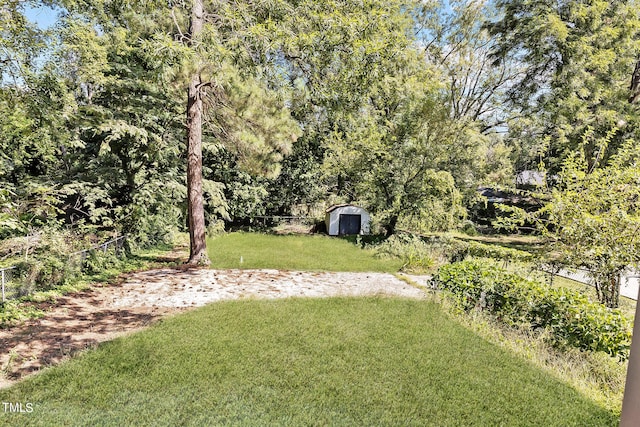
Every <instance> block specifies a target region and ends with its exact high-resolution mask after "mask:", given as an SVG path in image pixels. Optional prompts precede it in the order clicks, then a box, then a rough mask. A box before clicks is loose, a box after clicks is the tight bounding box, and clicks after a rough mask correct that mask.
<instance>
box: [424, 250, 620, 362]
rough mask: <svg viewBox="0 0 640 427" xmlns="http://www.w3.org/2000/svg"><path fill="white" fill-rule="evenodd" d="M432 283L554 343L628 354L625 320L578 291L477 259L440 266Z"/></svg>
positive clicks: (464, 303) (463, 304) (463, 303)
mask: <svg viewBox="0 0 640 427" xmlns="http://www.w3.org/2000/svg"><path fill="white" fill-rule="evenodd" d="M432 285H433V286H434V287H437V288H440V289H443V290H445V291H446V292H447V293H448V294H450V295H451V296H452V299H453V301H454V303H455V305H456V306H457V307H458V308H460V309H462V310H465V311H469V310H471V309H473V308H479V309H483V310H484V309H486V310H487V311H489V312H490V313H492V314H493V315H495V316H496V317H497V318H499V319H500V320H501V321H503V322H505V323H507V324H509V325H512V326H518V327H521V328H530V329H534V330H536V329H540V328H544V329H547V330H549V331H550V332H551V334H550V335H551V337H552V340H553V344H555V345H557V346H560V347H562V346H574V347H577V348H580V349H582V350H590V351H603V352H606V353H607V354H609V355H611V356H617V357H618V358H619V359H621V360H624V359H626V358H628V356H629V347H630V343H631V330H630V321H629V319H626V318H625V317H624V316H623V315H622V313H621V312H620V310H617V309H609V308H607V307H605V306H603V305H602V304H600V303H597V302H592V301H590V300H589V299H588V298H587V297H586V296H584V295H583V294H581V293H579V292H576V291H572V290H568V289H564V288H549V287H547V286H546V285H544V284H542V283H540V282H537V281H533V280H528V279H524V278H522V277H520V276H519V275H517V274H514V273H510V272H508V271H506V270H503V269H501V268H498V267H497V266H495V265H490V264H486V263H480V262H477V261H465V262H459V263H454V264H449V265H445V266H443V267H441V268H440V269H439V270H438V273H437V274H436V275H435V276H434V278H433V279H432Z"/></svg>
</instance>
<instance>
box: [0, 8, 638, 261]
mask: <svg viewBox="0 0 640 427" xmlns="http://www.w3.org/2000/svg"><path fill="white" fill-rule="evenodd" d="M27 7H31V8H38V7H52V8H54V10H55V11H56V14H57V16H58V18H57V21H56V22H55V24H54V25H53V26H51V27H49V28H40V27H38V26H37V25H36V24H35V23H33V22H31V21H29V20H28V19H27V17H26V11H27V9H26V8H27ZM0 21H1V23H2V25H0V75H1V77H2V80H1V81H0V129H1V137H0V225H1V229H0V238H6V237H11V236H16V235H26V234H28V233H30V232H32V230H34V229H38V228H42V227H52V228H56V227H72V228H74V229H78V230H92V229H96V228H99V229H110V228H115V229H118V230H120V231H122V232H126V233H129V234H131V235H134V236H136V237H137V238H138V239H139V240H140V241H141V242H143V243H144V242H149V243H152V242H154V241H158V240H162V239H163V237H164V236H165V235H166V233H168V232H169V231H170V230H173V229H175V228H181V229H188V230H189V231H190V234H191V256H190V260H189V261H190V262H191V263H205V264H206V263H207V262H208V258H207V255H206V243H205V242H206V241H205V233H206V228H207V226H211V225H213V224H216V223H218V222H219V221H231V220H234V219H240V218H251V217H254V216H258V215H265V214H286V213H290V211H291V209H292V206H296V205H314V204H321V205H327V204H331V203H337V202H354V203H358V204H361V205H363V206H364V207H366V208H368V209H369V210H370V211H371V212H372V214H373V215H374V217H375V218H376V221H377V223H378V225H379V227H380V229H381V230H383V231H384V232H385V233H386V234H388V235H390V234H393V233H394V232H395V231H396V229H397V228H398V227H409V228H412V229H416V230H420V231H441V230H449V229H452V228H455V227H457V226H459V225H460V223H461V221H462V220H463V219H464V218H465V215H466V212H467V210H468V208H469V207H471V206H472V205H473V204H474V203H475V202H476V201H477V197H478V196H477V191H476V190H477V188H478V187H479V186H493V187H503V188H505V187H512V186H513V182H514V177H515V173H516V172H518V171H522V170H527V169H537V170H544V171H547V176H555V177H559V179H558V178H556V182H555V183H550V184H552V185H550V186H549V188H548V189H542V190H544V191H542V192H544V193H545V194H546V195H544V196H543V197H542V199H544V200H547V199H548V198H549V197H550V194H551V192H552V189H555V191H562V190H563V189H568V188H570V187H571V185H570V184H569V183H570V182H573V181H570V180H569V179H568V178H567V176H568V175H566V174H567V173H569V171H570V170H573V171H574V172H575V171H576V170H578V169H579V170H581V171H583V172H584V174H585V176H586V175H589V176H597V175H593V172H594V171H597V170H601V169H602V168H606V167H612V168H614V169H616V170H619V171H621V172H625V171H626V172H628V169H627V168H628V167H630V166H631V165H632V163H633V160H632V159H635V158H636V157H634V156H635V154H634V153H637V144H635V143H634V141H636V140H637V136H638V130H639V122H638V114H637V112H638V106H637V104H636V103H634V102H630V101H634V100H635V99H636V98H637V92H636V91H637V79H638V77H637V76H636V75H635V74H634V69H635V66H636V64H637V63H638V55H639V54H640V49H639V47H640V46H639V45H638V44H639V43H640V38H639V37H638V35H639V31H640V18H639V13H638V4H637V1H616V2H608V1H598V0H590V1H587V2H574V1H561V2H558V1H550V0H542V1H536V2H531V1H529V0H511V1H506V0H495V1H456V0H450V1H435V0H434V1H417V0H416V1H405V0H388V1H380V0H363V1H347V0H342V1H320V2H318V1H311V0H234V1H217V0H214V1H209V0H193V1H186V0H181V1H160V0H145V1H135V2H134V1H112V0H98V1H84V0H55V1H27V2H24V1H16V0H0ZM634 78H635V80H634ZM634 82H636V84H635V85H634ZM629 153H631V154H629ZM578 158H579V159H580V160H579V161H578V160H576V159H578ZM620 159H625V160H624V161H622V160H620ZM567 162H569V163H567ZM571 165H573V166H575V167H573V169H572V168H571ZM576 165H578V166H579V167H578V166H576ZM580 168H581V169H580ZM626 172H625V173H626ZM563 174H564V175H563ZM625 176H633V174H629V173H627V174H626V175H625ZM629 179H631V180H633V178H629ZM585 182H586V181H585ZM625 182H627V184H629V182H630V181H628V180H627V181H625ZM631 183H632V184H633V182H631ZM580 185H583V186H584V185H586V184H584V182H582V183H581V184H580ZM624 185H625V184H620V186H618V187H615V188H613V189H612V191H613V192H615V191H618V189H620V191H623V189H624V188H626V187H625V186H624ZM629 185H630V184H629ZM558 194H564V193H558ZM545 197H546V199H545ZM625 197H626V198H625ZM614 199H615V197H614ZM622 199H624V200H627V202H625V204H624V206H623V211H624V212H625V215H627V217H633V218H637V206H636V205H634V204H633V203H635V202H633V200H634V199H633V197H632V196H629V197H627V196H624V197H622ZM560 205H561V204H559V205H558V206H560ZM607 209H608V208H607V207H601V208H600V210H601V211H602V212H606V211H607ZM602 212H601V213H602ZM597 214H598V213H597V212H594V213H593V215H597ZM554 215H555V214H552V213H547V214H545V215H544V216H543V217H541V221H542V222H544V221H548V220H549V219H551V220H553V219H554V218H560V217H561V216H562V215H556V216H554ZM563 218H564V217H563ZM529 219H531V218H529ZM556 222H557V221H556ZM632 222H633V221H632ZM634 224H635V223H634ZM555 227H556V228H553V227H551V228H549V227H547V229H549V230H552V231H553V230H557V229H558V224H557V223H556V226H555ZM560 228H562V227H560ZM557 238H559V235H554V239H557ZM634 242H635V241H634ZM632 243H633V242H632ZM629 244H630V243H629V242H627V244H626V246H629ZM633 244H635V243H633ZM625 262H626V261H625Z"/></svg>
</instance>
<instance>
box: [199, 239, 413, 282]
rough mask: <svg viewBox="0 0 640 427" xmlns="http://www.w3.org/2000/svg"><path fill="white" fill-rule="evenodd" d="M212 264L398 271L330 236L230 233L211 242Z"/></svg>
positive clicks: (396, 262) (394, 263)
mask: <svg viewBox="0 0 640 427" xmlns="http://www.w3.org/2000/svg"><path fill="white" fill-rule="evenodd" d="M207 248H208V250H209V257H210V258H211V261H212V263H211V268H221V269H222V268H247V269H250V268H273V269H280V270H306V271H377V272H396V271H398V270H399V269H400V268H401V267H402V262H401V261H400V260H384V259H379V258H376V257H375V256H374V254H373V253H372V252H370V251H367V250H363V249H361V248H359V247H358V246H357V245H355V244H353V243H350V242H349V241H347V240H344V239H338V238H333V237H328V236H318V235H316V236H309V235H297V236H296V235H285V236H281V235H273V234H260V233H240V232H237V233H229V234H225V235H222V236H219V237H215V238H212V239H209V241H208V242H207Z"/></svg>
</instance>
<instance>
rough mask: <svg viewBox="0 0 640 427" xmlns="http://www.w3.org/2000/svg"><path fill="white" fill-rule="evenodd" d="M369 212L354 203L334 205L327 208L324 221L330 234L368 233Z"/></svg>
mask: <svg viewBox="0 0 640 427" xmlns="http://www.w3.org/2000/svg"><path fill="white" fill-rule="evenodd" d="M370 222H371V217H370V216H369V212H367V211H366V210H364V209H363V208H361V207H360V206H354V205H348V204H345V205H335V206H331V207H330V208H329V209H327V213H326V215H325V223H326V225H327V233H329V235H330V236H338V235H344V234H369V223H370Z"/></svg>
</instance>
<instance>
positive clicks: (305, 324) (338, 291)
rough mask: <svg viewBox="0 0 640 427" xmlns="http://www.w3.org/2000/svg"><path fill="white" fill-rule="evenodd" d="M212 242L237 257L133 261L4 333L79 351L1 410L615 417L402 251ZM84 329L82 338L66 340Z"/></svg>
mask: <svg viewBox="0 0 640 427" xmlns="http://www.w3.org/2000/svg"><path fill="white" fill-rule="evenodd" d="M209 250H210V252H211V255H212V259H215V260H216V261H215V263H214V265H213V266H212V268H213V269H233V270H206V269H200V270H182V269H171V268H164V269H158V270H152V271H149V272H138V273H132V274H130V275H128V276H127V277H126V278H125V279H124V280H123V282H122V283H119V284H117V285H115V286H111V287H105V288H101V289H99V290H98V291H95V292H91V293H88V294H87V298H86V299H82V298H84V296H82V295H80V296H78V297H77V298H76V297H73V296H71V297H70V299H73V298H76V301H74V303H76V305H75V306H74V305H67V306H65V305H64V304H62V305H60V306H59V307H57V308H56V310H57V311H55V316H54V317H52V320H51V321H47V320H46V319H45V320H38V321H35V322H39V323H38V325H45V326H44V327H42V326H41V327H40V330H38V331H37V333H34V332H33V330H27V329H24V330H20V329H18V330H16V332H15V333H14V337H13V340H9V341H7V339H5V337H4V335H2V338H3V339H2V342H3V344H4V343H7V342H12V343H13V344H16V343H18V344H19V343H20V340H23V341H24V340H26V342H28V343H31V342H38V340H41V339H42V341H43V342H45V340H46V345H45V347H46V351H47V352H48V353H46V354H44V357H43V358H42V363H44V364H46V361H47V360H51V361H52V363H56V364H57V363H59V361H60V357H58V358H57V359H55V358H54V359H48V358H47V357H49V356H51V354H58V353H59V351H57V350H56V348H57V347H56V346H57V345H58V343H60V345H59V346H58V347H60V349H59V350H62V348H63V346H64V349H65V353H64V354H66V355H70V354H77V352H78V350H80V354H79V355H78V357H73V358H71V360H68V361H65V362H63V363H61V364H60V365H59V366H56V367H52V368H48V369H45V370H44V372H42V373H41V374H38V375H35V376H31V377H28V378H26V379H25V380H23V381H21V382H20V383H18V384H16V385H14V386H13V387H11V388H8V389H5V390H2V391H0V399H1V401H2V402H13V403H22V404H23V406H22V407H23V408H24V407H26V406H24V405H26V404H27V403H29V404H31V405H30V406H29V407H30V408H32V409H33V412H28V413H15V414H10V413H6V412H5V413H4V414H1V415H0V423H4V424H6V425H47V426H48V425H96V424H99V425H119V424H131V425H145V424H148V423H149V422H150V421H148V420H153V424H155V425H175V424H179V423H186V424H187V425H213V424H234V425H263V424H277V425H309V424H332V425H381V424H382V425H407V424H413V425H438V426H443V425H509V426H511V425H545V426H547V425H616V424H617V420H618V419H617V416H618V413H619V408H616V407H617V403H616V402H614V403H613V404H612V405H610V404H609V403H603V400H602V399H600V398H598V397H597V396H592V395H590V394H587V393H585V391H584V390H585V388H584V387H579V388H575V382H574V380H575V379H572V380H567V379H564V376H563V375H561V374H560V375H559V374H558V371H553V369H551V370H549V369H547V368H544V369H541V368H540V367H538V366H539V365H538V366H534V365H533V364H532V363H531V362H528V361H526V360H528V359H529V358H528V357H526V356H524V357H523V355H524V354H526V353H527V352H528V351H529V350H526V351H524V352H522V351H517V350H514V349H513V348H512V347H510V346H508V345H504V344H503V343H502V342H500V343H499V344H498V342H499V341H500V340H497V341H496V340H495V339H494V337H493V336H492V333H486V328H484V329H483V330H475V332H474V327H473V326H471V327H470V326H469V325H467V326H462V324H461V323H464V322H459V321H458V320H456V319H455V318H452V317H451V316H450V315H449V314H447V313H446V312H445V310H443V309H442V308H441V306H440V305H439V304H437V303H436V302H434V301H433V299H430V298H424V297H421V296H420V295H418V294H421V292H420V291H418V289H416V288H415V287H412V286H409V285H408V284H407V283H404V282H402V281H401V280H399V279H398V278H396V277H393V275H391V274H388V272H390V273H394V272H397V271H398V269H399V268H400V263H399V262H396V261H393V260H381V259H378V258H376V257H375V255H374V253H373V252H372V251H370V250H363V249H361V248H360V247H359V246H358V245H355V244H353V242H349V241H347V240H342V239H336V238H328V237H323V236H302V235H298V236H278V235H267V234H256V233H231V234H227V235H223V236H220V237H217V238H214V239H211V240H210V242H209ZM239 267H241V268H243V269H245V270H239V269H238V268H239ZM246 269H249V270H246ZM250 269H272V270H262V271H256V270H250ZM275 269H278V270H275ZM288 270H290V271H288ZM295 270H309V272H308V273H304V274H303V273H300V272H297V271H295ZM362 271H368V273H362ZM374 271H378V273H375V272H374ZM358 272H360V273H358ZM345 277H346V278H348V280H347V279H345ZM358 280H359V281H360V282H358ZM385 280H386V281H385ZM376 281H377V282H376ZM374 282H376V283H375V285H374ZM372 294H373V295H375V296H371V295H372ZM383 294H384V295H385V296H381V295H383ZM336 295H337V296H336ZM347 295H349V296H347ZM354 295H357V297H354ZM287 296H299V297H296V298H287V299H280V298H283V297H287ZM309 296H325V297H327V298H321V299H316V298H308V297H309ZM236 298H239V299H240V301H220V302H215V303H212V304H208V305H206V306H204V307H200V308H196V309H194V308H193V307H196V306H200V305H202V304H205V303H207V302H211V301H218V300H220V299H236ZM263 298H269V299H270V300H268V301H266V300H263ZM271 298H279V299H271ZM79 300H81V304H79V305H78V304H77V303H78V301H79ZM78 307H80V308H81V309H78ZM184 310H188V311H187V312H186V313H184V312H183V311H184ZM74 313H75V314H77V316H76V318H73V317H74ZM118 313H120V314H118ZM122 313H127V316H122ZM70 314H71V315H70ZM105 316H106V317H105ZM71 318H73V319H71ZM69 319H71V320H72V321H73V322H72V323H68V324H67V322H69V321H71V320H69ZM132 319H133V320H134V322H133V323H132V322H131V320H132ZM47 322H48V323H47ZM148 323H152V326H151V327H149V328H147V329H146V330H143V331H141V332H137V333H135V334H132V335H128V336H124V337H119V338H117V339H115V340H112V341H109V342H103V343H102V344H99V345H97V343H98V342H102V341H104V340H105V339H112V338H113V337H114V335H118V334H121V332H122V331H125V330H130V329H131V327H133V328H140V327H141V326H144V325H145V324H148ZM47 325H48V326H47ZM102 330H104V331H105V332H108V334H103V335H102V336H99V335H100V333H101V331H102ZM83 331H85V332H90V334H91V335H88V334H86V333H85V334H84V335H82V336H83V337H84V338H85V339H84V341H82V343H81V344H82V345H84V347H78V346H76V347H73V344H74V340H75V339H76V338H77V337H78V336H81V335H80V334H81V333H82V332H83ZM118 331H120V332H118ZM3 334H5V332H3ZM516 341H517V342H520V338H518V337H516V338H514V339H510V340H509V343H512V342H513V344H514V345H515V344H516ZM87 343H88V344H87ZM13 344H12V345H13ZM23 344H24V343H23ZM85 344H86V345H85ZM85 347H87V348H88V349H87V350H86V351H82V348H85ZM96 347H97V348H96ZM5 351H6V352H7V353H9V352H10V351H12V350H11V349H10V348H5ZM516 353H517V354H519V355H516ZM58 356H59V355H58ZM24 359H25V360H27V359H28V358H27V357H25V358H24ZM27 362H28V360H27ZM536 363H537V362H536ZM9 365H10V362H9V363H6V364H5V362H3V366H6V367H7V368H8V367H9ZM561 369H562V368H561ZM559 378H562V379H559ZM580 380H581V379H580V378H579V379H578V381H580ZM571 384H573V386H572V385H571ZM578 389H581V390H583V391H582V392H580V391H577V390H578ZM616 399H617V398H616ZM616 399H613V400H616ZM607 402H608V401H607Z"/></svg>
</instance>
